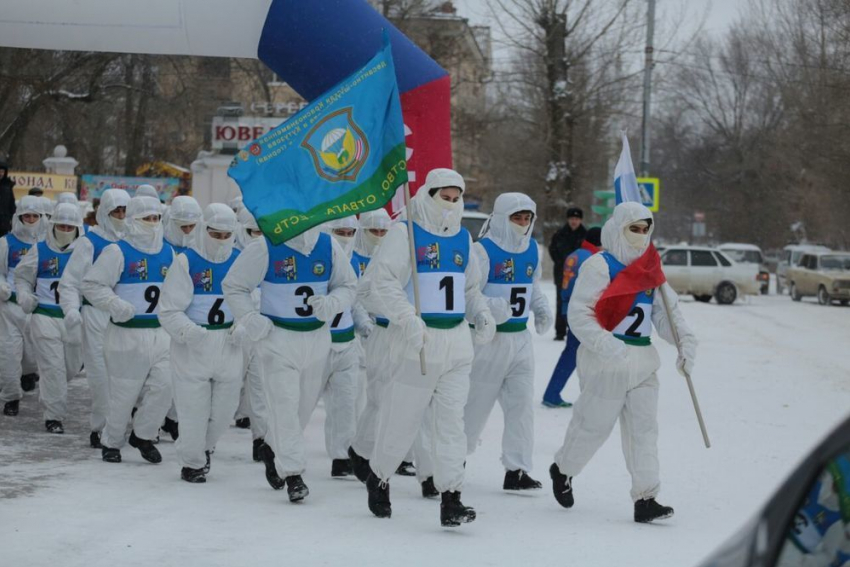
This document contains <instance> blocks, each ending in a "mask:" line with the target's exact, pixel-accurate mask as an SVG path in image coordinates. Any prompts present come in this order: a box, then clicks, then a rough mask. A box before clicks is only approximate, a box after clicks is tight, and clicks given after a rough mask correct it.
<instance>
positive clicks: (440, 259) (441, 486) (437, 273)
mask: <svg viewBox="0 0 850 567" xmlns="http://www.w3.org/2000/svg"><path fill="white" fill-rule="evenodd" d="M443 187H457V188H459V189H461V190H463V178H462V177H461V176H460V175H459V174H457V173H456V172H454V171H452V170H446V169H437V170H432V171H431V172H429V174H428V177H427V178H426V182H425V184H424V185H423V186H422V187H421V188H420V189H419V192H418V193H417V194H416V196H414V197H413V199H411V203H410V207H409V210H408V211H407V219H408V220H407V222H411V221H412V222H413V223H414V229H415V236H414V241H415V248H416V254H417V270H418V272H417V273H418V278H419V282H420V284H421V285H420V294H421V298H422V312H423V317H422V318H420V317H419V316H417V315H416V310H415V308H414V305H413V301H412V294H413V291H412V286H413V282H412V280H411V276H412V273H413V272H412V265H411V259H410V249H409V240H408V232H407V230H408V229H407V227H406V224H405V223H399V224H397V225H395V226H393V228H392V229H390V232H389V234H387V236H386V237H384V240H383V242H381V245H380V246H379V247H378V250H377V252H376V253H375V255H374V256H373V258H372V261H371V262H370V264H369V268H368V270H367V276H366V279H365V281H364V284H368V289H367V290H366V291H365V292H364V293H361V294H360V296H361V298H362V300H363V305H364V307H365V308H366V309H367V310H368V311H369V312H370V313H376V314H377V313H380V314H382V315H383V316H384V317H386V318H387V319H388V320H389V327H388V328H387V329H386V331H385V332H386V334H387V340H386V345H387V346H386V350H387V359H386V360H387V362H386V364H387V366H388V370H389V372H390V377H389V379H388V380H387V382H386V384H385V385H384V386H383V391H382V392H381V393H380V394H379V396H378V397H379V417H378V425H377V433H376V438H375V447H374V451H373V452H372V454H371V458H370V465H371V467H372V471H373V472H374V474H375V475H376V476H377V477H378V478H379V479H381V480H382V481H385V482H389V479H390V478H391V477H392V475H393V474H394V473H395V471H396V469H397V468H398V466H399V464H400V463H401V462H402V460H403V459H404V458H405V455H407V453H408V451H409V450H410V448H411V446H412V445H413V443H414V441H415V440H416V438H417V435H418V433H419V430H420V428H421V427H422V424H423V418H424V417H425V415H426V412H430V413H431V416H430V421H427V423H428V424H429V426H430V427H431V429H432V430H431V432H430V436H429V437H430V438H431V458H432V461H433V466H434V484H435V486H436V487H437V489H438V490H439V491H441V492H444V491H458V490H460V489H461V487H462V485H463V477H464V467H463V464H464V460H465V458H466V435H465V434H464V432H463V406H464V404H465V403H466V398H467V393H468V391H469V373H470V370H471V367H472V356H473V349H472V334H471V333H470V329H469V326H468V325H467V324H466V322H465V321H464V314H466V316H467V318H468V319H469V320H470V321H473V322H475V325H476V335H477V339H476V340H480V341H482V342H487V341H489V340H491V339H492V337H493V333H495V322H494V321H493V317H492V315H491V314H490V311H489V309H488V308H487V301H486V299H485V298H484V297H483V296H482V295H481V291H480V285H479V281H478V279H479V276H478V268H477V266H475V264H474V260H473V259H472V257H471V253H472V238H471V237H470V235H469V233H468V232H467V231H466V230H464V229H462V227H461V225H460V220H461V215H462V213H463V201H462V199H461V200H459V201H458V202H456V203H454V204H453V205H452V204H449V203H445V202H443V203H440V202H438V199H439V194H436V195H435V196H434V197H432V196H431V195H430V194H429V193H430V191H431V190H435V191H436V190H438V189H439V188H443ZM444 203H445V204H444ZM423 319H424V321H423ZM426 325H427V330H426ZM423 341H424V352H425V362H426V365H427V368H426V370H427V374H426V375H424V376H423V375H422V373H421V369H420V361H419V353H420V350H421V349H422V346H423ZM367 411H368V409H367ZM364 456H366V455H364Z"/></svg>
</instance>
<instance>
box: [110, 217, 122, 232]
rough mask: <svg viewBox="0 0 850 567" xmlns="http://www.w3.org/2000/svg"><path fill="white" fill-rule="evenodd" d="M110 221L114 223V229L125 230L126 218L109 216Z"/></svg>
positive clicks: (117, 230)
mask: <svg viewBox="0 0 850 567" xmlns="http://www.w3.org/2000/svg"><path fill="white" fill-rule="evenodd" d="M109 222H110V223H111V224H112V229H113V230H114V231H115V232H117V233H119V234H120V233H122V232H124V229H125V225H124V219H117V218H115V217H109Z"/></svg>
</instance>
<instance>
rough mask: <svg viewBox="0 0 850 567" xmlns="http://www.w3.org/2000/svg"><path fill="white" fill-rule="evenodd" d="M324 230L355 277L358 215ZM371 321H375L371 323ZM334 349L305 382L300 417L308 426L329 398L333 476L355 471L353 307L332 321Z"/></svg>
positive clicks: (357, 354)
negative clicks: (317, 372) (352, 449)
mask: <svg viewBox="0 0 850 567" xmlns="http://www.w3.org/2000/svg"><path fill="white" fill-rule="evenodd" d="M322 229H323V230H324V231H325V232H326V233H327V234H330V236H331V237H332V238H333V239H334V240H335V241H336V242H337V243H338V244H339V245H340V247H341V248H342V250H343V251H344V252H345V254H346V257H347V258H349V261H350V263H351V267H352V269H353V270H354V273H355V276H356V275H358V271H359V266H358V265H357V264H356V263H355V262H354V261H353V260H351V253H352V251H353V249H354V237H355V234H356V233H357V231H358V223H357V218H355V217H353V216H351V217H347V218H344V219H337V220H333V221H330V222H328V223H325V224H324V225H322ZM370 323H371V322H370ZM328 326H329V328H330V331H331V351H330V354H329V356H328V359H327V363H326V365H325V368H324V370H323V372H322V376H321V379H320V380H314V379H310V380H306V379H302V381H301V405H300V409H299V418H300V419H301V427H302V428H306V427H307V424H308V423H309V421H310V416H311V415H312V414H313V410H315V408H316V404H317V403H318V402H319V398H320V397H322V398H324V401H325V450H326V451H327V452H328V456H329V457H330V458H331V461H332V462H331V476H332V477H346V476H348V475H350V474H352V470H351V461H350V460H349V459H348V447H349V446H350V445H351V440H352V438H353V437H354V428H355V426H356V423H357V418H356V405H357V386H358V378H359V373H360V359H361V357H362V349H361V346H360V342H359V341H358V340H357V337H356V335H355V327H356V322H355V320H354V318H353V317H352V307H349V308H348V309H346V310H344V311H342V312H340V313H337V314H336V315H335V316H334V317H333V319H332V320H331V321H330V323H329V325H328Z"/></svg>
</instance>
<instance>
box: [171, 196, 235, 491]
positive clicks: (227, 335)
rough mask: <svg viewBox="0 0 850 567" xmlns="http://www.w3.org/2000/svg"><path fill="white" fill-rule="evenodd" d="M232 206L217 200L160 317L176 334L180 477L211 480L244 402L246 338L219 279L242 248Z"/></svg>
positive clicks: (179, 264) (180, 261) (183, 257)
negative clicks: (222, 442) (221, 444)
mask: <svg viewBox="0 0 850 567" xmlns="http://www.w3.org/2000/svg"><path fill="white" fill-rule="evenodd" d="M237 228H238V223H237V221H236V215H235V214H234V213H233V210H232V209H231V208H230V207H228V206H227V205H224V204H222V203H213V204H211V205H209V206H208V207H207V208H206V210H205V211H204V219H203V220H202V221H201V223H199V226H198V229H197V230H198V231H199V232H198V238H197V239H196V240H195V242H193V243H192V244H191V246H190V247H189V248H188V249H187V250H186V251H185V252H184V253H183V254H178V255H177V257H176V258H175V260H174V263H173V264H172V265H171V268H170V269H169V270H168V275H167V276H166V277H165V282H164V283H163V286H162V299H161V301H160V312H159V320H160V322H161V323H162V327H163V328H164V329H165V330H166V332H167V333H168V334H169V335H170V336H171V355H170V360H171V370H172V376H173V379H174V380H173V387H174V401H175V403H176V404H177V413H178V415H179V416H180V436H179V438H178V439H177V460H178V462H179V463H180V466H181V467H182V470H181V471H180V477H181V478H182V479H183V480H185V481H187V482H190V483H202V482H206V476H205V475H206V473H208V472H209V463H210V455H211V454H212V451H213V450H214V449H215V445H216V443H218V440H219V438H220V437H221V435H222V434H223V433H224V432H225V430H226V429H227V426H228V425H229V424H230V420H231V418H232V417H233V412H234V411H235V410H236V406H237V405H238V404H239V389H240V387H241V385H242V375H243V373H242V362H243V360H242V339H241V334H240V331H241V329H240V328H239V327H234V326H233V315H232V314H231V312H230V308H229V306H228V305H227V303H226V302H225V301H224V293H223V292H222V290H221V282H222V280H224V278H225V276H226V275H227V272H228V270H229V269H230V267H231V266H232V265H233V262H234V261H235V260H236V258H237V256H238V255H239V251H238V250H235V249H234V248H233V237H234V234H235V233H236V230H237Z"/></svg>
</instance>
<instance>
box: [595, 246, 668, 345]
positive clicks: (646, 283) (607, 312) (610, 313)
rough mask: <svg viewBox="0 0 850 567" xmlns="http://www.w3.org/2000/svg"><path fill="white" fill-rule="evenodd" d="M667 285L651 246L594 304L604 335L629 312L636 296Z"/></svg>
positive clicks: (658, 259)
mask: <svg viewBox="0 0 850 567" xmlns="http://www.w3.org/2000/svg"><path fill="white" fill-rule="evenodd" d="M665 281H667V278H665V277H664V272H663V271H662V270H661V257H660V256H659V255H658V251H657V250H656V249H655V245H653V244H650V245H649V248H647V250H646V252H644V253H643V255H642V256H641V257H640V258H638V259H637V260H635V261H634V262H632V263H631V264H629V265H628V266H626V268H624V269H623V271H621V272H620V273H619V274H617V277H616V278H614V280H613V281H612V282H611V285H609V286H608V287H607V288H606V289H605V291H604V292H603V293H602V297H600V298H599V301H597V302H596V319H597V321H599V324H600V325H602V328H604V329H605V330H607V331H613V330H614V328H615V327H616V326H617V325H618V324H619V323H620V321H622V320H623V319H624V318H625V317H626V316H627V315H628V314H629V310H630V309H631V308H632V304H633V303H634V301H635V295H636V294H638V293H640V292H643V291H646V290H648V289H653V288H656V287H658V286H660V285H661V284H663V283H664V282H665Z"/></svg>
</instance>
